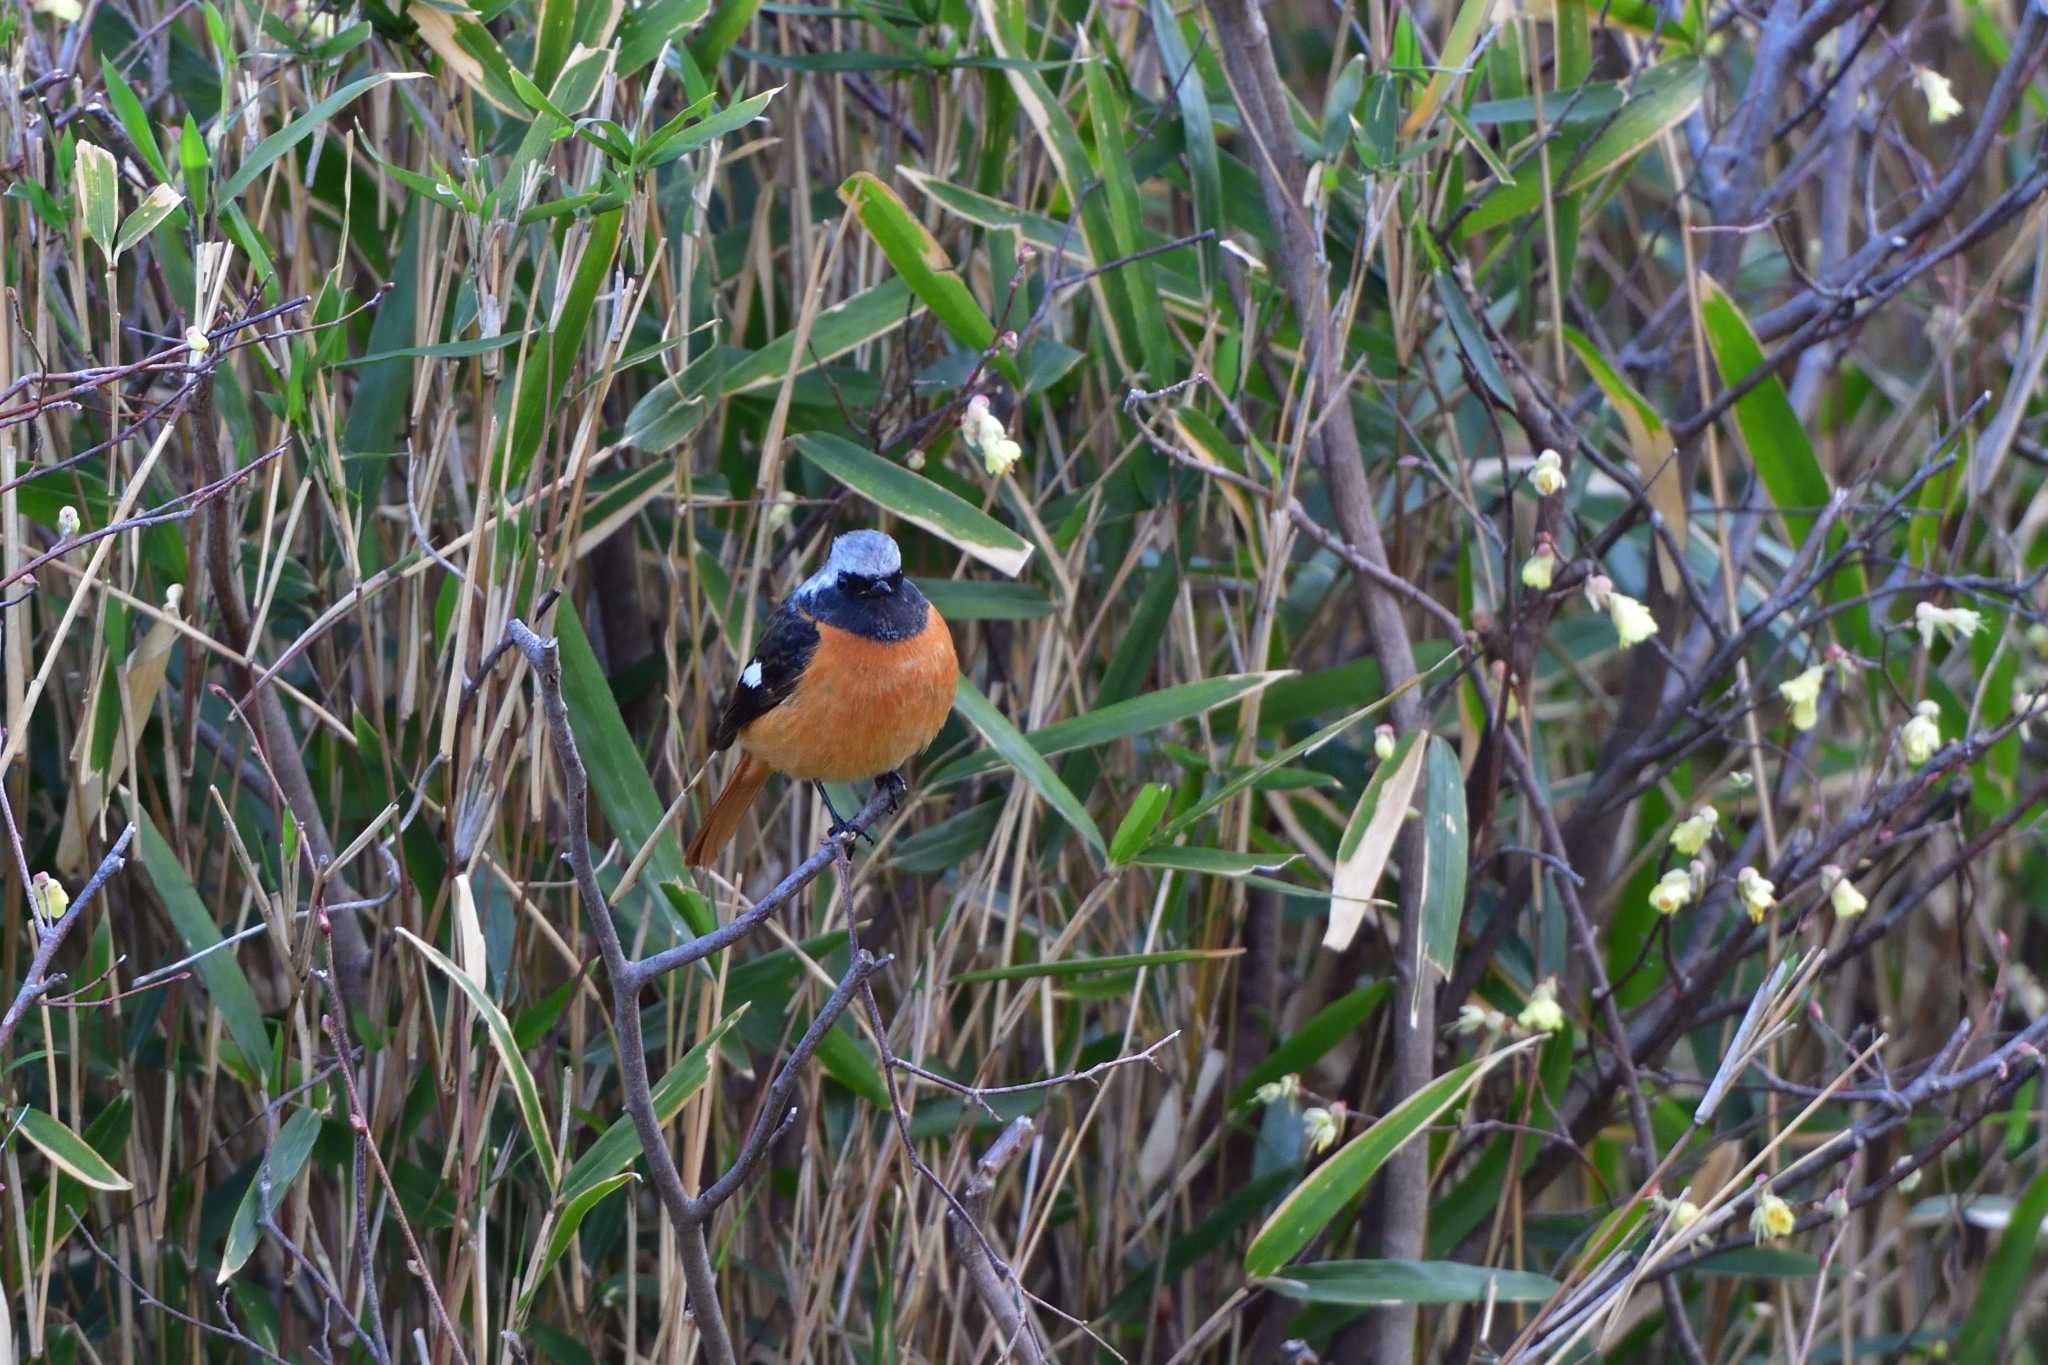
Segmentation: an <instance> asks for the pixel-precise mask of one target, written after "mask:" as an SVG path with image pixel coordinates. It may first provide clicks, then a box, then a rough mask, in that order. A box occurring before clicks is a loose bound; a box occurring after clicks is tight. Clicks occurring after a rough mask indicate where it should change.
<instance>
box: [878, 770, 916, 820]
mask: <svg viewBox="0 0 2048 1365" xmlns="http://www.w3.org/2000/svg"><path fill="white" fill-rule="evenodd" d="M875 786H877V787H878V788H880V789H881V790H882V792H883V793H884V794H885V795H887V796H888V798H889V813H890V814H891V815H894V814H895V813H896V812H897V811H899V810H902V809H903V793H905V792H907V791H909V790H910V784H909V783H908V782H905V781H904V780H903V774H902V773H899V772H895V771H890V772H886V773H883V774H882V775H881V776H880V777H878V778H876V779H875Z"/></svg>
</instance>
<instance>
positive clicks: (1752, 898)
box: [1735, 867, 1778, 924]
mask: <svg viewBox="0 0 2048 1365" xmlns="http://www.w3.org/2000/svg"><path fill="white" fill-rule="evenodd" d="M1735 893H1736V894H1737V895H1738V896H1740V897H1742V908H1743V909H1745V910H1747V911H1749V921H1750V923H1752V924H1762V923H1763V922H1764V914H1765V912H1767V911H1768V910H1769V909H1770V908H1771V907H1772V906H1774V905H1776V904H1777V903H1778V886H1777V883H1775V882H1773V881H1772V880H1771V879H1770V878H1768V877H1766V876H1764V874H1763V873H1761V872H1759V871H1757V870H1756V869H1755V868H1753V867H1745V868H1743V869H1742V871H1740V872H1738V873H1736V874H1735Z"/></svg>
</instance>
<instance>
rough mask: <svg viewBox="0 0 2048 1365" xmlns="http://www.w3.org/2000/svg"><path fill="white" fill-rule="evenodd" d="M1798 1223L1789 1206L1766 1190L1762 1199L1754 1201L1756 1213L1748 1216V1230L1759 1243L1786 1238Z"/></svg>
mask: <svg viewBox="0 0 2048 1365" xmlns="http://www.w3.org/2000/svg"><path fill="white" fill-rule="evenodd" d="M1798 1221H1799V1220H1798V1217H1797V1216H1796V1215H1795V1214H1794V1213H1793V1212H1792V1206H1791V1205H1790V1204H1788V1203H1786V1202H1785V1201H1784V1200H1782V1199H1780V1198H1778V1196H1777V1195H1775V1194H1772V1193H1771V1192H1770V1191H1768V1190H1766V1191H1765V1192H1764V1195H1763V1198H1761V1199H1759V1200H1757V1201H1756V1212H1755V1213H1753V1214H1751V1215H1750V1216H1749V1230H1750V1231H1751V1232H1753V1233H1755V1234H1756V1239H1757V1240H1758V1241H1759V1242H1768V1241H1771V1240H1772V1239H1773V1238H1778V1237H1784V1236H1788V1235H1789V1234H1790V1233H1791V1231H1792V1225H1793V1224H1794V1223H1796V1222H1798Z"/></svg>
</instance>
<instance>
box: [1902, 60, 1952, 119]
mask: <svg viewBox="0 0 2048 1365" xmlns="http://www.w3.org/2000/svg"><path fill="white" fill-rule="evenodd" d="M1913 75H1914V77H1915V78H1916V79H1917V80H1918V81H1919V82H1920V93H1921V94H1922V95H1923V96H1925V97H1926V99H1927V121H1928V122H1929V123H1947V122H1948V121H1949V120H1950V119H1952V118H1954V117H1955V116H1956V115H1957V114H1960V113H1962V112H1963V106H1962V103H1961V101H1959V100H1957V99H1956V91H1955V86H1954V85H1952V84H1951V83H1950V82H1949V78H1948V77H1946V76H1944V75H1942V74H1941V73H1940V72H1939V71H1936V70H1935V69H1934V68H1933V67H1931V66H1923V67H1920V68H1918V69H1917V70H1915V71H1914V73H1913Z"/></svg>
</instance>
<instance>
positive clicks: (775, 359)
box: [670, 275, 923, 397]
mask: <svg viewBox="0 0 2048 1365" xmlns="http://www.w3.org/2000/svg"><path fill="white" fill-rule="evenodd" d="M922 306H923V305H921V304H919V303H917V302H915V301H914V299H913V296H912V294H911V292H910V286H909V285H907V284H905V283H904V282H903V280H902V278H901V277H900V276H896V275H891V276H890V277H889V278H887V279H885V280H883V281H882V282H881V283H880V284H877V285H874V286H873V287H871V288H868V289H863V290H862V291H861V292H860V293H858V294H855V295H854V296H853V297H852V298H850V299H847V300H845V301H844V302H841V303H837V304H834V305H833V306H832V307H830V308H827V309H825V310H824V311H822V312H820V313H819V314H818V315H817V316H816V317H815V318H813V319H812V320H811V334H810V336H809V338H808V339H807V340H806V342H805V345H804V357H803V361H802V363H801V364H799V365H797V366H796V372H797V373H798V374H803V373H805V372H807V371H809V370H810V369H811V368H812V367H814V366H817V365H823V364H827V363H829V362H831V361H834V360H837V359H839V357H841V356H843V355H845V354H846V353H847V352H849V351H852V350H854V349H856V348H858V347H861V346H865V345H867V344H868V343H869V342H871V341H878V340H880V339H881V338H883V337H885V336H887V335H889V333H891V332H893V331H895V330H896V329H897V328H899V327H901V326H902V325H903V324H904V323H906V322H908V321H910V320H911V319H912V318H914V317H916V316H917V314H918V311H919V309H920V308H921V307H922ZM795 353H796V332H795V331H794V330H791V331H788V332H784V333H783V334H782V335H781V336H779V337H777V338H776V339H775V340H773V341H771V342H769V343H768V344H767V345H766V346H763V347H762V348H761V349H760V350H758V351H754V352H752V353H751V354H749V355H747V356H745V357H744V358H742V359H739V360H735V361H733V362H732V364H731V365H730V366H729V367H728V368H727V369H726V371H725V382H724V386H723V388H722V390H721V392H723V393H724V394H725V395H726V396H728V397H730V396H731V395H733V394H739V393H752V392H754V391H756V390H758V389H770V388H775V387H777V386H779V385H780V384H781V383H782V381H783V379H784V378H785V377H786V376H787V375H788V374H789V371H790V363H791V359H792V357H793V356H794V355H795ZM670 382H673V381H670Z"/></svg>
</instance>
